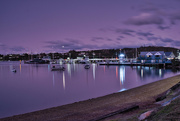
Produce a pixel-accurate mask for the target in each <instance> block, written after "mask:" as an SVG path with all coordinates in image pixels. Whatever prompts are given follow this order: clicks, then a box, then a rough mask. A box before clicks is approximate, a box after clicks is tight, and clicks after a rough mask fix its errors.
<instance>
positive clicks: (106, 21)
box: [0, 0, 180, 54]
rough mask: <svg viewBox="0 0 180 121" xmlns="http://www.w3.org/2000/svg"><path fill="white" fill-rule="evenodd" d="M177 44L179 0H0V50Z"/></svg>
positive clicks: (3, 52) (9, 51)
mask: <svg viewBox="0 0 180 121" xmlns="http://www.w3.org/2000/svg"><path fill="white" fill-rule="evenodd" d="M144 45H145V46H149V45H154V46H155V45H157V46H169V47H176V48H179V49H180V0H0V54H8V53H24V52H27V53H31V52H32V53H40V52H46V53H47V52H67V51H69V50H73V49H74V50H92V49H110V48H111V49H113V48H114V49H116V48H124V47H140V46H144Z"/></svg>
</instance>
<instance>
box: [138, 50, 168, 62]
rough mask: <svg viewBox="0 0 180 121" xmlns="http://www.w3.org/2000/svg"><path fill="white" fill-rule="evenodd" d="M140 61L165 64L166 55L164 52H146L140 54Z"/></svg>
mask: <svg viewBox="0 0 180 121" xmlns="http://www.w3.org/2000/svg"><path fill="white" fill-rule="evenodd" d="M138 60H139V61H140V62H141V63H163V61H164V60H165V53H164V51H150V52H147V51H144V52H141V53H140V54H139V57H138Z"/></svg>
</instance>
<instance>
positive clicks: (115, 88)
mask: <svg viewBox="0 0 180 121" xmlns="http://www.w3.org/2000/svg"><path fill="white" fill-rule="evenodd" d="M13 68H16V70H17V72H16V73H14V72H12V71H11V70H12V69H13ZM65 68H66V69H65V71H51V65H48V64H42V65H36V64H34V65H28V64H20V63H19V62H0V97H1V98H0V107H1V108H0V117H7V116H12V115H16V114H21V113H26V112H31V111H35V110H41V109H45V108H49V107H54V106H59V105H64V104H68V103H73V102H77V101H82V100H86V99H90V98H95V97H99V96H103V95H107V94H111V93H115V92H121V91H125V90H128V89H131V88H134V87H138V86H141V85H144V84H147V83H151V82H153V81H157V80H160V79H163V78H167V77H170V76H173V75H176V74H177V73H178V71H177V70H171V69H155V68H152V67H139V66H137V67H130V66H100V65H97V64H92V65H91V67H90V69H84V65H80V64H66V65H65Z"/></svg>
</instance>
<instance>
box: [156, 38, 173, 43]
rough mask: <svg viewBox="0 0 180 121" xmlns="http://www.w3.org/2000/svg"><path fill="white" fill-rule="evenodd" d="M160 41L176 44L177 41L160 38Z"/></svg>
mask: <svg viewBox="0 0 180 121" xmlns="http://www.w3.org/2000/svg"><path fill="white" fill-rule="evenodd" d="M159 40H160V41H162V42H174V41H175V40H173V39H170V38H164V39H163V38H159Z"/></svg>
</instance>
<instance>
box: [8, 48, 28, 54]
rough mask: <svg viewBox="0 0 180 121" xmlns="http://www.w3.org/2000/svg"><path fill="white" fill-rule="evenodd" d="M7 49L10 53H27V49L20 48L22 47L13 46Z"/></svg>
mask: <svg viewBox="0 0 180 121" xmlns="http://www.w3.org/2000/svg"><path fill="white" fill-rule="evenodd" d="M9 49H10V51H13V52H18V53H19V52H25V51H27V49H26V48H24V47H22V46H14V47H11V48H9Z"/></svg>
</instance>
